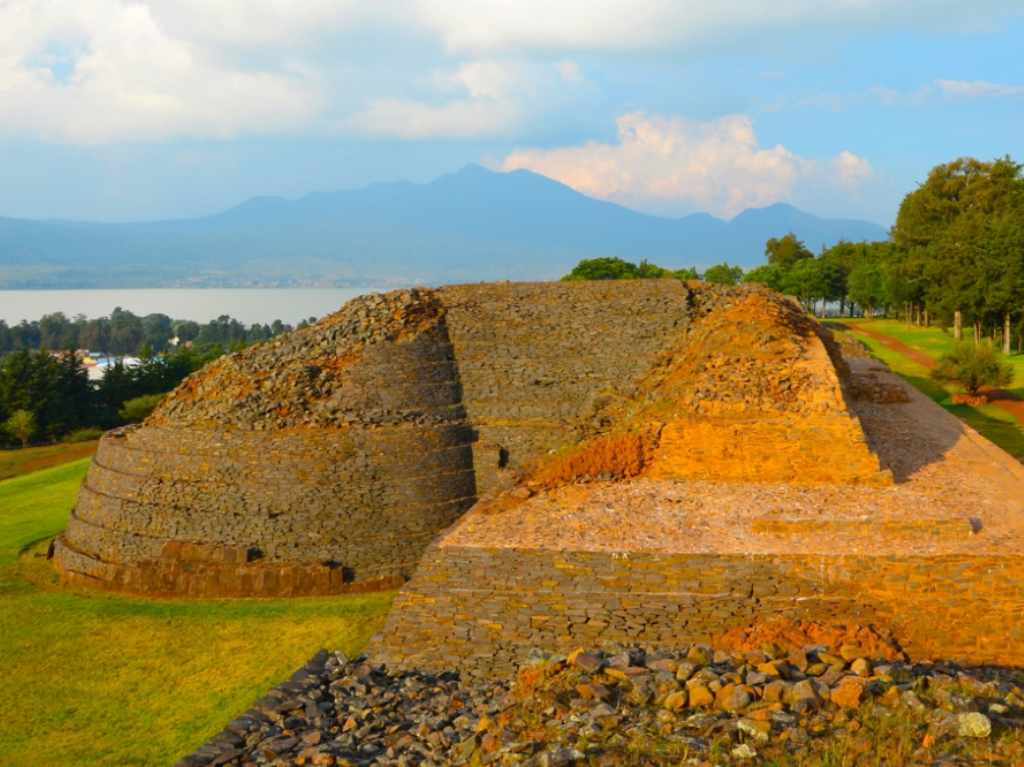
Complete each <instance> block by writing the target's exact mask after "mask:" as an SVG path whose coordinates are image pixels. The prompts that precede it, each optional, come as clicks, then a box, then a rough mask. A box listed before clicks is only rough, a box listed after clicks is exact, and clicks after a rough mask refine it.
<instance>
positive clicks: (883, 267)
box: [563, 157, 1024, 354]
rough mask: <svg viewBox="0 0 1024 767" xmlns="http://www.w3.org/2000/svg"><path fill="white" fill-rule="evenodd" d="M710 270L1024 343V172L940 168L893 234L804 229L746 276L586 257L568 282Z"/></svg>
mask: <svg viewBox="0 0 1024 767" xmlns="http://www.w3.org/2000/svg"><path fill="white" fill-rule="evenodd" d="M698 276H702V277H703V279H705V280H707V281H709V282H723V283H730V284H735V283H737V282H740V281H743V282H754V283H762V284H765V285H768V286H769V287H771V288H774V289H775V290H778V291H780V292H782V293H786V294H788V295H792V296H795V297H796V298H797V299H799V300H800V301H801V303H803V305H804V306H805V307H807V308H808V309H809V310H811V311H815V310H816V309H820V308H821V307H823V306H824V305H831V306H833V307H835V308H836V309H837V310H838V312H839V313H840V314H851V315H860V314H867V315H872V316H873V315H889V316H893V315H895V316H902V317H903V318H904V319H906V320H907V321H909V322H915V323H918V324H922V325H930V324H933V323H938V324H940V325H942V326H943V327H948V328H952V332H953V334H954V336H955V337H956V338H957V340H961V339H962V338H963V328H964V327H965V326H968V327H970V328H971V329H972V331H973V339H974V341H975V342H979V341H980V340H981V339H982V338H983V337H989V338H999V339H1000V340H1001V343H1002V348H1003V352H1004V353H1007V354H1009V353H1010V351H1011V348H1012V341H1013V339H1016V346H1017V349H1018V351H1020V350H1022V349H1024V174H1022V166H1021V165H1020V164H1019V163H1017V162H1015V161H1013V160H1012V159H1010V158H1009V157H1004V158H1001V159H997V160H994V161H991V162H983V161H981V160H977V159H974V158H961V159H958V160H955V161H953V162H950V163H945V164H942V165H938V166H936V167H935V168H933V169H932V170H931V172H929V174H928V177H927V179H926V180H925V181H924V182H923V183H922V184H920V185H919V186H918V188H917V189H915V190H913V191H912V192H910V193H909V194H907V195H906V196H905V197H904V199H903V201H902V202H901V204H900V208H899V213H898V215H897V218H896V224H895V225H894V226H893V228H892V230H891V232H890V237H889V239H888V240H885V241H881V242H839V243H837V244H836V245H834V246H832V247H830V248H824V249H822V251H821V252H820V253H818V254H817V255H815V254H814V253H812V252H811V251H810V250H809V249H808V248H807V246H806V245H805V244H804V243H803V242H801V241H800V240H799V239H798V238H797V237H796V235H795V234H793V233H790V234H787V235H785V236H783V237H778V238H772V239H770V240H768V242H767V243H766V244H765V263H764V264H763V265H761V266H758V267H756V268H754V269H751V270H750V271H748V272H746V273H744V272H743V271H742V270H741V269H740V268H739V267H731V266H729V265H728V264H718V265H716V266H713V267H710V268H709V269H707V270H706V271H705V272H704V274H703V275H698V274H697V270H696V269H683V270H670V269H664V268H662V267H659V266H656V265H654V264H647V263H645V262H642V263H641V264H639V265H634V264H631V263H629V262H624V261H621V259H616V258H598V259H588V260H585V261H581V262H580V263H579V264H578V265H577V266H576V268H575V269H573V271H572V272H570V273H569V274H567V275H566V276H565V277H564V278H563V279H568V280H574V279H638V278H645V277H676V278H679V279H693V278H695V277H698Z"/></svg>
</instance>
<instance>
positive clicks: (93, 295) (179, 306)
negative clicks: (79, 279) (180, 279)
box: [0, 288, 374, 325]
mask: <svg viewBox="0 0 1024 767" xmlns="http://www.w3.org/2000/svg"><path fill="white" fill-rule="evenodd" d="M372 292H374V289H373V288H323V289H319V288H265V289H258V288H253V289H242V288H239V289H221V288H205V289H177V288H168V289H153V290H130V289H126V290H0V319H2V320H4V321H6V322H7V324H8V325H12V324H15V323H18V322H21V321H22V320H38V319H39V318H40V317H42V316H43V315H44V314H50V313H52V312H64V314H66V315H67V316H68V317H74V316H75V315H76V314H84V315H85V316H87V317H90V318H91V317H102V316H106V315H109V314H110V313H111V312H112V311H113V310H114V308H115V307H118V306H120V307H121V308H122V309H127V310H128V311H131V312H134V313H135V314H138V315H145V314H152V313H154V312H160V313H162V314H167V315H169V316H170V317H171V318H172V319H176V320H177V319H181V320H195V321H197V322H209V321H210V320H212V319H215V318H217V317H219V316H220V315H222V314H228V315H230V316H232V317H234V318H235V319H236V320H238V321H239V322H242V323H244V324H246V325H251V324H252V323H254V322H259V323H264V322H266V323H269V322H273V321H274V320H281V321H282V322H287V323H290V324H292V325H294V324H295V323H297V322H298V321H299V320H301V319H304V318H307V317H311V316H312V317H322V316H324V315H325V314H329V313H331V312H333V311H337V309H338V308H339V307H340V306H341V305H342V304H344V303H345V302H346V301H348V300H349V299H350V298H354V297H355V296H359V295H363V294H364V293H372Z"/></svg>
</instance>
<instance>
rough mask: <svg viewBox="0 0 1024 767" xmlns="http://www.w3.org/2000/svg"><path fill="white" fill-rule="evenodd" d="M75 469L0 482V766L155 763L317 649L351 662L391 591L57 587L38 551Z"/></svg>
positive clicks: (61, 519) (63, 510)
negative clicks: (254, 594) (217, 594)
mask: <svg viewBox="0 0 1024 767" xmlns="http://www.w3.org/2000/svg"><path fill="white" fill-rule="evenodd" d="M87 467H88V459H79V460H76V461H73V462H71V463H67V464H64V465H62V466H57V467H56V468H50V469H45V470H41V471H35V472H32V473H29V474H25V475H23V476H19V477H16V478H13V479H7V480H4V481H0V699H2V700H4V701H5V706H4V713H3V716H0V765H4V767H13V766H15V765H42V764H45V765H119V766H120V765H165V764H173V763H174V761H175V760H177V759H178V758H179V757H181V756H183V755H185V754H186V753H188V752H189V751H191V750H193V749H195V748H196V747H198V746H199V745H200V744H201V743H202V742H203V741H204V740H205V739H206V738H207V737H209V736H211V735H213V734H215V733H216V732H217V731H219V730H220V729H221V727H223V726H224V725H225V724H226V723H227V722H228V721H229V720H230V719H231V718H232V717H233V716H235V715H236V714H238V713H241V712H242V711H243V710H245V709H246V708H247V707H248V706H249V704H251V703H252V702H253V701H254V700H255V699H256V698H257V697H259V696H260V695H262V694H263V693H264V692H265V691H266V690H267V688H269V687H271V686H272V685H273V684H276V683H277V682H279V681H280V680H282V679H284V678H285V677H287V676H288V675H290V674H291V673H292V672H293V671H294V670H295V669H296V668H298V667H299V666H300V665H301V664H302V663H304V662H305V661H306V660H307V659H308V658H309V657H310V656H311V655H312V654H313V653H314V652H316V651H317V650H318V649H319V648H321V647H328V648H332V649H340V650H343V651H344V652H346V653H350V654H354V653H356V652H358V651H359V649H360V648H361V647H362V646H363V645H364V644H365V642H366V640H367V639H368V638H369V637H370V635H371V634H372V633H373V632H374V631H375V630H376V628H377V627H378V626H379V625H380V623H381V621H382V619H383V617H384V615H385V613H386V611H387V609H388V607H389V605H390V601H391V598H392V595H391V594H379V595H369V596H353V597H334V598H306V599H290V600H286V599H280V600H210V601H183V600H182V601H176V600H146V599H138V598H127V597H121V596H112V595H105V594H97V593H87V592H78V593H75V592H69V591H64V590H61V589H59V588H57V584H56V578H55V576H54V574H53V571H52V569H51V567H50V563H49V562H48V561H47V560H46V558H45V553H46V541H48V539H49V538H50V537H51V536H53V535H55V534H56V533H58V532H59V531H60V530H61V529H63V527H64V525H65V524H66V521H67V517H68V512H69V510H70V508H71V507H72V505H73V504H74V500H75V495H76V493H77V490H78V486H79V484H80V482H81V480H82V478H83V477H84V476H85V472H86V469H87Z"/></svg>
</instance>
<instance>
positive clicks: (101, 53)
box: [0, 0, 321, 143]
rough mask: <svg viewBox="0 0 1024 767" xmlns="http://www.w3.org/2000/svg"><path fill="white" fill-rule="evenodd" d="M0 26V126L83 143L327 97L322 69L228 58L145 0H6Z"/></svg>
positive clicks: (273, 112)
mask: <svg viewBox="0 0 1024 767" xmlns="http://www.w3.org/2000/svg"><path fill="white" fill-rule="evenodd" d="M35 11H39V13H38V15H37V14H36V13H35ZM0 29H3V30H4V32H3V33H0V34H2V35H3V37H2V39H0V94H2V102H0V105H2V109H3V119H2V120H0V132H6V133H14V134H17V133H24V134H29V135H33V136H35V137H41V138H46V139H50V140H58V141H71V142H76V143H95V142H104V141H109V140H114V139H159V138H164V137H167V136H174V135H184V136H224V137H227V136H232V135H236V134H238V133H240V132H264V131H274V130H282V129H287V128H289V127H293V126H298V125H302V124H305V123H307V122H308V121H309V120H310V119H311V118H312V117H313V116H314V115H315V114H316V113H317V111H318V109H319V107H320V101H321V94H320V93H319V91H318V88H317V86H316V77H315V75H312V74H310V73H308V72H302V71H298V70H296V71H283V70H278V71H273V72H268V71H260V70H250V69H238V68H231V67H225V66H223V65H222V64H221V63H220V62H218V61H216V60H215V59H214V58H212V57H210V56H209V55H208V53H207V52H205V51H204V50H202V49H200V48H197V47H196V46H193V45H190V44H189V43H187V42H185V41H182V40H179V39H175V38H173V37H170V36H168V35H167V34H166V33H165V32H164V30H162V29H161V28H160V26H159V25H158V24H157V23H156V21H155V20H154V18H153V16H152V14H151V13H150V12H149V10H148V9H147V8H145V7H144V6H141V5H134V4H133V5H128V4H124V3H121V2H117V1H116V0H80V1H79V2H76V3H68V4H64V3H60V2H53V3H24V2H15V3H13V4H6V5H0ZM52 51H62V52H63V55H61V56H59V57H55V56H53V55H47V54H48V52H52ZM57 59H59V61H60V64H61V66H60V67H59V68H57V67H55V66H54V64H55V61H56V60H57Z"/></svg>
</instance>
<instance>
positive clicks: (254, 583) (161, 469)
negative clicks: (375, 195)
mask: <svg viewBox="0 0 1024 767" xmlns="http://www.w3.org/2000/svg"><path fill="white" fill-rule="evenodd" d="M420 303H422V299H420V298H418V297H413V298H412V300H411V301H409V302H408V303H407V305H405V306H402V307H401V308H402V309H403V310H407V311H408V312H409V314H410V315H411V316H413V317H414V318H415V320H416V324H415V325H414V326H413V327H411V328H409V329H408V331H407V332H405V333H404V335H400V334H396V335H395V336H394V337H385V338H372V337H371V340H370V342H369V343H363V344H362V345H360V346H356V347H354V348H346V342H347V341H349V340H350V339H348V338H347V337H345V338H343V339H340V340H338V341H336V342H335V343H337V344H338V345H340V346H342V347H343V348H342V351H344V352H345V353H344V354H341V355H339V357H338V358H332V357H331V356H330V352H331V345H330V344H331V343H332V341H331V339H329V338H326V339H325V338H319V339H318V340H316V339H314V340H313V341H312V342H308V341H307V342H305V343H304V344H303V345H301V346H299V347H298V350H297V351H289V350H285V351H283V352H282V355H285V354H287V355H291V359H290V364H289V365H283V366H282V368H281V369H280V370H276V369H275V368H274V359H275V355H274V354H272V353H268V352H267V350H266V348H260V349H259V350H257V352H254V353H253V354H252V355H251V356H249V357H245V356H242V357H239V358H235V359H228V360H226V361H225V362H222V363H220V364H221V368H220V369H218V368H216V367H215V368H214V369H213V370H212V371H210V370H206V371H203V372H202V373H200V374H199V375H198V376H197V377H196V378H194V379H191V380H187V381H186V382H185V384H183V386H182V387H181V388H180V389H179V390H178V391H176V392H175V394H174V395H172V396H171V398H170V401H169V402H168V403H167V404H166V405H165V406H164V407H162V408H161V409H160V410H158V411H157V412H156V413H155V414H154V416H153V417H152V418H151V419H150V420H149V421H148V422H147V423H146V424H145V425H143V426H141V427H133V428H127V429H123V430H120V431H117V432H113V433H111V434H108V435H107V436H105V437H104V439H103V440H102V442H101V445H100V448H99V449H98V451H97V454H96V457H95V459H94V461H93V464H92V466H91V467H90V470H89V473H88V475H87V477H86V480H85V482H84V483H83V486H82V489H81V491H80V495H79V500H78V504H77V505H76V508H75V510H74V511H73V513H72V517H71V521H70V523H69V526H68V529H67V531H66V532H65V533H64V535H63V536H62V537H61V538H60V539H59V540H58V542H57V544H56V546H55V558H56V560H57V563H58V566H59V567H60V568H61V570H62V572H63V573H64V575H65V578H66V579H68V580H71V581H75V582H78V583H87V584H89V585H96V586H101V587H105V588H116V589H122V590H128V591H139V592H144V593H153V594H165V593H166V594H200V595H250V594H251V595H259V594H301V593H335V592H339V591H345V590H351V589H357V588H366V587H369V586H375V587H378V588H379V587H384V586H394V585H397V584H400V583H401V582H403V580H404V579H405V578H407V577H408V576H409V574H410V573H411V572H412V570H413V569H414V567H415V565H416V562H417V560H418V558H419V556H420V554H421V553H422V551H423V549H424V548H425V547H426V546H427V544H428V543H429V542H430V540H431V539H432V538H433V537H434V535H435V534H436V533H437V531H438V530H441V529H443V528H445V527H446V526H448V525H449V524H451V522H453V521H454V520H455V519H457V518H458V517H459V516H460V515H461V514H462V513H463V512H464V511H465V510H466V509H468V508H469V507H470V506H471V505H472V504H473V502H474V501H475V499H476V485H475V480H474V475H473V457H472V445H473V443H474V441H475V433H474V431H473V430H472V428H471V427H470V426H469V425H468V424H467V423H466V421H465V411H464V409H463V407H462V405H461V386H460V382H459V378H458V370H457V368H456V366H455V364H454V359H453V356H452V349H451V344H450V343H449V341H448V335H447V328H446V326H445V324H444V322H443V313H441V314H438V313H435V314H434V315H427V321H426V322H425V323H424V321H423V320H422V318H421V316H420V314H417V313H416V311H417V308H418V307H419V305H420ZM356 309H357V310H358V311H357V312H356V318H357V320H358V321H359V322H360V323H361V325H371V326H372V322H371V321H370V320H368V319H367V317H370V318H371V319H372V316H373V313H374V311H376V312H377V313H385V314H386V313H391V312H393V311H394V306H392V305H390V304H388V303H386V302H385V303H384V304H383V305H381V306H378V307H375V308H372V310H364V309H362V308H361V307H358V306H357V307H356ZM388 319H389V317H388V316H383V317H382V318H381V320H380V322H381V323H382V324H383V323H384V322H386V321H387V320H388ZM347 346H348V347H351V346H352V345H351V344H350V343H349V344H347ZM271 351H272V350H271ZM243 354H244V353H243ZM296 356H297V357H298V359H296ZM306 358H308V359H306ZM254 363H258V364H254ZM332 365H333V366H334V367H333V368H332ZM282 388H287V389H288V391H293V392H295V394H294V395H293V397H292V398H291V399H286V400H277V399H276V392H277V391H278V390H280V389H282ZM264 392H267V393H264ZM218 397H220V399H218ZM268 408H269V410H268Z"/></svg>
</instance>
